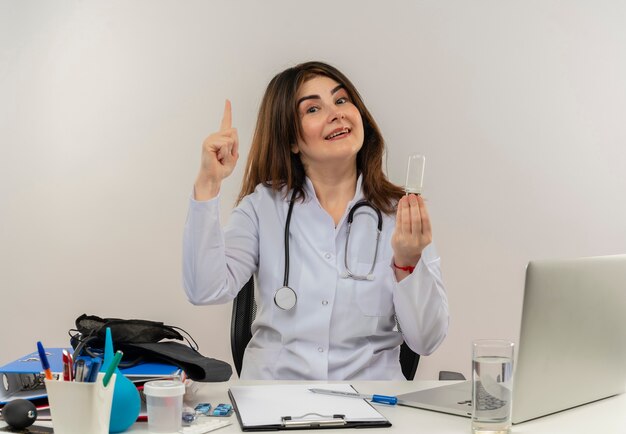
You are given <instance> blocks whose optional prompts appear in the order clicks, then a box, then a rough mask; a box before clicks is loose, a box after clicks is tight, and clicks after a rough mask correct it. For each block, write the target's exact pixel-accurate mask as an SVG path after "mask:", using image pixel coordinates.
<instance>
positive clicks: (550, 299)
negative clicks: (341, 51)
mask: <svg viewBox="0 0 626 434" xmlns="http://www.w3.org/2000/svg"><path fill="white" fill-rule="evenodd" d="M516 351H517V357H516V359H517V360H516V362H515V366H514V369H515V374H514V379H513V417H512V421H513V423H520V422H525V421H527V420H531V419H536V418H538V417H541V416H545V415H548V414H552V413H556V412H559V411H562V410H567V409H569V408H572V407H576V406H579V405H582V404H586V403H589V402H592V401H596V400H599V399H603V398H607V397H609V396H613V395H617V394H620V393H624V392H625V391H626V255H616V256H599V257H589V258H578V259H567V260H542V261H531V262H529V264H528V267H527V268H526V281H525V286H524V304H523V310H522V324H521V328H520V339H519V345H518V346H517V348H516ZM468 363H469V362H468ZM471 394H472V386H471V382H470V381H465V382H461V383H455V384H451V385H447V386H441V387H436V388H432V389H426V390H421V391H418V392H413V393H407V394H403V395H400V396H398V399H399V400H401V403H402V405H407V406H410V407H417V408H422V409H427V410H434V411H440V412H444V413H450V414H456V415H459V416H466V417H470V416H471V411H472V410H471Z"/></svg>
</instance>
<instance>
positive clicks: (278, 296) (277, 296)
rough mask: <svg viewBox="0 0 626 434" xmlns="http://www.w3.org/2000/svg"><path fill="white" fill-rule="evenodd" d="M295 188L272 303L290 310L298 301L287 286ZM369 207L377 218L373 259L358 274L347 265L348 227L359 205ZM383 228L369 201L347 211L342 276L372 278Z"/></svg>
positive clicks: (378, 215) (380, 217)
mask: <svg viewBox="0 0 626 434" xmlns="http://www.w3.org/2000/svg"><path fill="white" fill-rule="evenodd" d="M295 196H296V190H294V191H293V193H292V194H291V199H290V201H289V211H288V212H287V220H286V222H285V274H284V278H283V286H282V287H280V288H278V289H277V290H276V292H275V293H274V304H276V306H278V308H280V309H282V310H290V309H293V307H294V306H295V305H296V302H297V301H298V296H297V295H296V291H294V290H293V289H292V288H291V287H290V286H289V226H290V223H291V214H292V213H293V205H294V203H295ZM364 206H366V207H369V208H372V209H373V210H374V211H376V216H377V218H378V222H377V234H376V247H375V249H374V259H373V260H372V267H371V268H370V270H369V272H368V273H367V274H366V275H359V274H355V273H353V272H352V271H351V270H350V268H349V267H348V244H349V241H350V228H351V227H352V222H353V221H354V213H355V211H356V210H357V209H359V208H361V207H364ZM382 229H383V217H382V214H381V212H380V210H379V209H378V208H376V207H375V206H374V205H372V204H371V203H369V202H368V201H367V200H365V199H363V200H360V201H359V202H357V203H356V204H355V205H354V206H353V207H352V209H351V210H350V212H349V213H348V232H347V235H346V247H345V255H344V264H345V267H346V271H345V272H344V273H342V276H341V277H343V278H350V279H354V280H374V274H373V272H374V267H375V266H376V258H377V257H378V244H379V242H380V234H381V232H382Z"/></svg>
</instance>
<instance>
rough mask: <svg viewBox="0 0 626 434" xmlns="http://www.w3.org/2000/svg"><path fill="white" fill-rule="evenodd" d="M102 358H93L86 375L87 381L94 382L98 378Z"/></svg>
mask: <svg viewBox="0 0 626 434" xmlns="http://www.w3.org/2000/svg"><path fill="white" fill-rule="evenodd" d="M101 365H102V363H100V359H98V358H96V357H94V358H93V359H91V364H90V365H89V371H88V372H87V374H86V375H85V383H94V382H95V381H96V378H98V372H99V371H100V366H101Z"/></svg>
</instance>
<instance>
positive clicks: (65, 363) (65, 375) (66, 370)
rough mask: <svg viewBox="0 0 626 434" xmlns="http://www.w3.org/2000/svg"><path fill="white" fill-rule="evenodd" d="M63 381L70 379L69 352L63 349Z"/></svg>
mask: <svg viewBox="0 0 626 434" xmlns="http://www.w3.org/2000/svg"><path fill="white" fill-rule="evenodd" d="M61 357H62V360H63V381H72V366H71V364H70V353H68V351H67V350H63V356H61Z"/></svg>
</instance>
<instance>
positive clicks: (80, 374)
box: [74, 359, 85, 382]
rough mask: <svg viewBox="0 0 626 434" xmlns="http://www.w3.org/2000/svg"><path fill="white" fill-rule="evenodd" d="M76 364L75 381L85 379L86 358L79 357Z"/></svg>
mask: <svg viewBox="0 0 626 434" xmlns="http://www.w3.org/2000/svg"><path fill="white" fill-rule="evenodd" d="M74 366H76V373H75V374H74V381H79V382H80V381H85V360H84V359H78V360H76V363H75V364H74Z"/></svg>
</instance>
